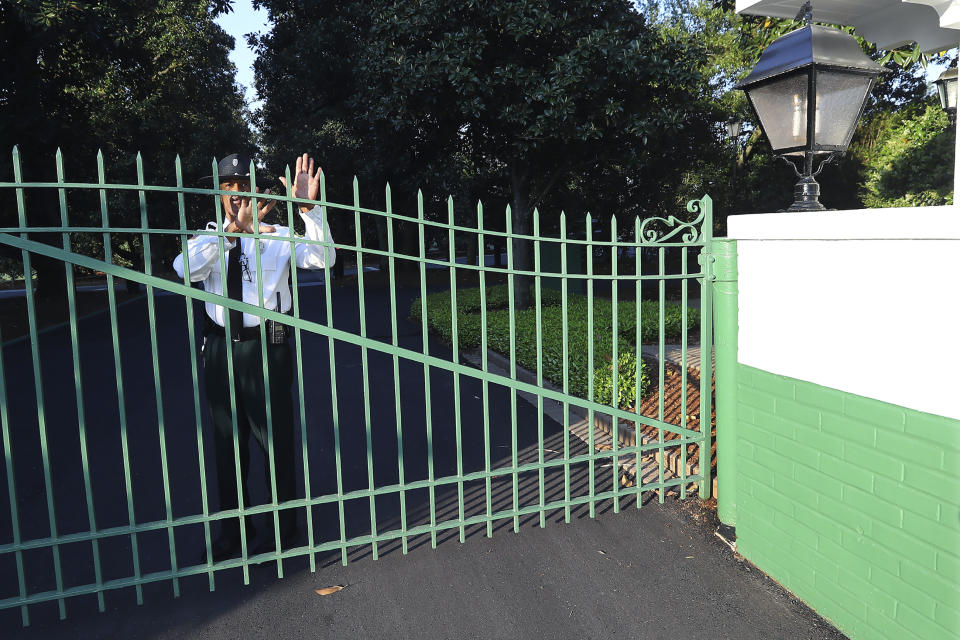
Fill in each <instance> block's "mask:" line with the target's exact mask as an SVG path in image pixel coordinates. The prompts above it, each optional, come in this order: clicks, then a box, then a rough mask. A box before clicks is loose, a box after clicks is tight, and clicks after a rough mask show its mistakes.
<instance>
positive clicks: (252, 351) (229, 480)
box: [203, 333, 297, 537]
mask: <svg viewBox="0 0 960 640" xmlns="http://www.w3.org/2000/svg"><path fill="white" fill-rule="evenodd" d="M226 341H227V338H225V337H224V336H221V335H218V334H216V333H209V334H207V335H206V337H205V343H204V348H203V374H204V381H205V383H206V388H207V402H208V404H209V405H210V413H211V416H212V418H213V441H214V447H215V450H216V456H217V489H218V492H219V494H220V508H221V510H227V509H236V508H237V474H236V462H235V460H234V444H233V416H232V412H231V410H230V388H229V382H230V380H229V376H228V375H227V342H226ZM267 366H268V370H269V374H270V409H271V411H270V413H271V417H272V422H273V459H274V468H275V470H276V481H277V500H278V501H279V502H283V501H285V500H292V499H294V498H296V497H297V487H296V472H295V469H294V433H293V431H294V429H293V400H292V398H291V395H290V389H291V387H292V385H293V361H292V356H291V354H290V345H289V344H268V345H267ZM233 375H234V385H235V390H236V394H235V395H236V402H237V450H238V451H239V454H240V488H241V490H242V493H243V502H244V505H246V506H249V505H250V491H249V490H248V488H247V476H248V475H249V471H250V435H251V434H253V437H254V439H255V440H256V441H257V444H258V445H260V448H261V449H262V450H263V452H264V460H265V464H264V467H265V469H264V470H265V472H266V473H265V475H266V483H267V495H268V496H270V495H271V490H272V486H273V485H272V478H271V477H270V459H269V456H268V453H267V452H268V447H269V442H270V438H269V432H268V429H267V412H266V394H265V393H264V385H263V359H262V355H261V353H260V340H259V339H255V340H245V341H242V342H234V343H233ZM268 499H269V498H268ZM269 521H270V523H271V525H272V523H273V518H272V517H270V518H269ZM279 521H280V531H281V532H282V533H285V532H288V531H291V530H292V529H293V528H294V527H296V523H297V512H296V510H295V509H283V510H281V511H280V515H279ZM247 526H248V530H250V529H249V528H250V526H251V525H250V523H249V522H248V523H247ZM221 535H225V536H232V537H239V535H240V520H239V518H238V519H233V518H230V519H227V520H223V521H222V528H221Z"/></svg>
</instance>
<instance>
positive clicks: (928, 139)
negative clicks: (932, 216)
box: [861, 102, 955, 207]
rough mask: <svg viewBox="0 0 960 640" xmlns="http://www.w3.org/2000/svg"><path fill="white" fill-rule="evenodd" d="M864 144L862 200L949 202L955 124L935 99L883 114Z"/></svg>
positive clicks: (902, 204)
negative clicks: (870, 141)
mask: <svg viewBox="0 0 960 640" xmlns="http://www.w3.org/2000/svg"><path fill="white" fill-rule="evenodd" d="M878 120H879V121H878V122H877V123H875V125H874V126H875V128H876V129H877V137H876V140H875V142H874V143H873V144H872V145H871V146H870V147H863V148H862V150H861V154H862V155H863V158H864V181H863V185H862V188H863V201H864V203H865V204H866V205H867V206H868V207H922V206H932V205H942V204H951V203H952V202H953V169H954V163H953V157H954V153H955V150H954V137H955V129H954V127H951V126H949V122H948V119H947V114H946V113H945V112H944V111H943V109H941V108H940V106H939V105H938V104H933V103H932V102H930V103H928V104H925V105H923V104H920V105H915V106H913V107H911V108H909V109H904V110H901V111H898V112H895V113H890V114H884V115H883V116H881V117H880V118H879V119H878Z"/></svg>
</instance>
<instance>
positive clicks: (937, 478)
mask: <svg viewBox="0 0 960 640" xmlns="http://www.w3.org/2000/svg"><path fill="white" fill-rule="evenodd" d="M736 429H737V440H736V442H737V444H736V446H737V454H736V455H737V465H738V471H737V474H738V475H737V484H736V488H737V506H736V514H737V550H738V551H739V552H740V553H742V554H743V555H744V556H745V557H746V558H747V559H749V560H750V561H751V562H753V563H754V564H756V565H757V566H758V567H760V568H761V569H763V570H764V571H765V572H767V573H768V574H769V575H770V576H771V577H773V578H774V579H775V580H777V581H778V582H780V583H781V584H782V585H783V586H785V587H786V588H787V589H789V590H790V591H792V592H793V593H794V594H795V595H797V596H798V597H799V598H801V599H802V600H804V601H805V602H806V603H807V604H809V605H810V606H811V607H812V608H814V609H815V610H816V611H817V612H818V613H820V614H821V615H822V616H824V617H825V618H827V619H829V620H831V621H832V622H833V623H834V624H835V625H836V626H837V627H838V628H840V629H841V630H842V631H843V632H844V633H846V634H847V635H849V636H850V637H851V638H855V639H859V638H890V639H891V640H892V639H894V638H895V639H897V640H901V639H912V638H915V639H917V640H938V639H940V638H943V639H947V638H958V637H960V421H957V420H951V419H949V418H943V417H940V416H934V415H930V414H926V413H921V412H919V411H913V410H911V409H906V408H904V407H899V406H896V405H892V404H888V403H884V402H880V401H877V400H872V399H869V398H864V397H861V396H856V395H852V394H849V393H844V392H841V391H837V390H835V389H828V388H826V387H821V386H818V385H815V384H811V383H809V382H803V381H800V380H794V379H792V378H787V377H784V376H778V375H775V374H772V373H769V372H766V371H761V370H759V369H755V368H752V367H748V366H745V365H738V367H737V425H736Z"/></svg>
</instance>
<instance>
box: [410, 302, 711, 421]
mask: <svg viewBox="0 0 960 640" xmlns="http://www.w3.org/2000/svg"><path fill="white" fill-rule="evenodd" d="M507 294H508V289H507V286H506V285H498V286H495V287H488V288H487V290H486V297H487V313H486V316H487V346H488V347H489V348H490V349H493V350H494V351H496V352H498V353H501V354H503V355H509V354H510V309H509V307H508V295H507ZM420 307H421V300H420V299H419V298H417V299H416V300H414V302H413V304H412V306H411V308H410V317H411V319H413V320H416V321H417V322H419V321H420ZM588 307H589V304H588V301H587V299H586V298H585V297H583V296H580V295H573V294H570V295H568V296H567V307H566V315H567V332H568V340H567V362H568V384H569V387H568V388H569V390H570V393H572V394H574V395H577V396H580V397H582V398H586V397H587V396H588V391H589V389H588V381H589V362H588V358H587V356H588V347H589V341H588V331H587V328H588V327H587V311H588ZM457 310H458V315H457V335H458V340H459V344H460V348H462V349H474V348H477V347H479V346H480V342H481V313H480V310H481V309H480V289H479V287H477V288H471V289H458V290H457ZM540 313H541V329H542V331H541V337H542V345H543V357H542V363H543V377H544V378H546V379H547V380H549V381H550V382H552V383H554V384H556V385H558V386H562V385H563V316H564V309H563V306H562V298H561V296H560V294H559V293H558V292H556V291H553V290H543V291H542V304H541V306H540ZM617 315H618V331H617V333H618V348H617V351H618V353H617V361H618V368H617V370H618V373H617V376H618V380H617V382H618V384H617V386H618V387H619V390H618V394H617V396H618V398H617V399H618V404H619V406H621V407H625V408H629V407H633V406H634V404H635V402H636V394H637V387H636V385H637V358H636V354H635V352H636V351H637V349H636V326H637V325H636V303H635V302H633V301H627V302H621V303H619V304H618V305H617ZM640 315H641V323H640V328H641V340H642V341H644V342H653V341H656V340H657V339H658V327H659V303H657V302H652V301H643V302H641V307H640ZM699 321H700V312H699V310H698V309H693V308H688V310H687V328H688V329H692V328H693V327H695V326H698V324H699ZM514 322H515V327H516V340H517V344H516V357H517V363H518V364H519V365H521V366H523V367H524V368H526V369H529V370H531V371H536V369H537V341H536V339H537V324H536V323H537V312H536V309H534V308H531V309H525V310H522V311H517V312H516V313H515V314H514ZM682 322H683V316H682V309H681V307H680V305H677V304H669V303H668V304H667V305H666V306H665V308H664V338H665V340H667V341H668V342H671V341H673V342H678V341H679V340H680V337H681V329H682ZM427 324H428V326H429V328H430V329H431V331H433V332H434V333H436V334H438V335H439V336H440V337H442V338H443V339H444V340H445V341H447V342H451V341H452V338H453V335H452V334H453V331H452V329H453V317H452V313H451V309H450V292H449V291H442V292H438V293H434V294H430V295H428V296H427ZM593 335H594V339H593V368H594V372H593V373H594V375H593V381H594V389H593V396H594V400H596V401H597V402H601V403H604V404H610V403H611V399H612V396H613V304H612V303H611V301H610V300H607V299H604V298H595V299H594V301H593ZM647 368H648V367H647V365H646V364H645V363H643V362H642V361H641V362H640V370H639V382H640V389H641V390H643V389H647V388H649V384H650V377H649V373H648V372H647Z"/></svg>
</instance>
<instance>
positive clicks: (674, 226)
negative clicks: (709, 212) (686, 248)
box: [637, 200, 706, 245]
mask: <svg viewBox="0 0 960 640" xmlns="http://www.w3.org/2000/svg"><path fill="white" fill-rule="evenodd" d="M687 211H689V212H690V213H698V214H699V215H698V216H697V218H696V219H695V220H691V221H689V222H687V221H684V220H678V219H677V218H676V216H669V217H667V218H659V217H654V218H647V219H646V220H644V221H643V222H642V223H640V235H639V237H638V238H637V242H638V243H640V244H641V245H656V244H663V243H665V242H668V241H669V240H670V239H671V238H674V237H675V236H677V234H679V233H681V232H683V231H684V230H686V232H685V233H683V235H682V236H680V242H683V243H693V242H697V241H699V240H700V238H701V237H702V229H701V228H698V225H700V224H701V223H702V222H703V220H704V215H705V213H706V208H705V207H704V206H703V201H702V200H690V201H689V202H687Z"/></svg>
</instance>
